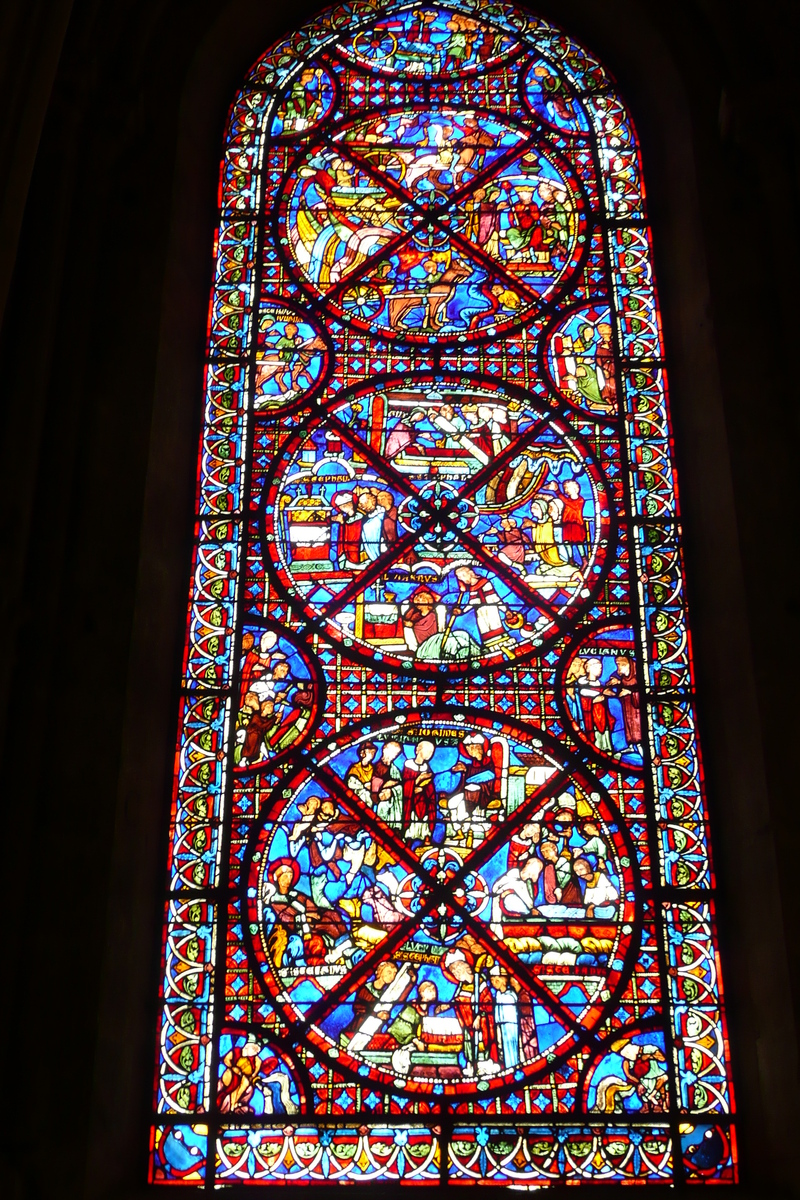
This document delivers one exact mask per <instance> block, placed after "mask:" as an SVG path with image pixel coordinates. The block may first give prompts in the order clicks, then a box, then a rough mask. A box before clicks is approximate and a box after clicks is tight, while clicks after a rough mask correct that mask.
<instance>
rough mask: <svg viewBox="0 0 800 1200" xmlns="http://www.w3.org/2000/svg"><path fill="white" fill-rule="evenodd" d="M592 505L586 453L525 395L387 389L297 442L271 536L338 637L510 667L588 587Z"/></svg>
mask: <svg viewBox="0 0 800 1200" xmlns="http://www.w3.org/2000/svg"><path fill="white" fill-rule="evenodd" d="M287 460H288V461H287ZM603 504H604V492H603V486H602V483H601V481H600V478H599V476H598V474H597V472H596V470H595V469H594V467H593V464H592V462H591V457H590V455H589V454H588V452H586V451H584V450H583V449H582V448H581V447H580V446H579V444H578V443H577V441H576V439H575V438H574V437H572V436H570V435H569V434H568V433H567V432H566V431H565V430H564V429H563V428H562V427H561V426H559V425H558V423H557V422H555V421H553V420H550V419H548V418H545V417H543V416H542V414H541V413H539V412H537V411H536V410H534V409H533V408H531V407H529V406H527V405H526V404H524V403H523V402H521V401H515V400H513V399H510V398H509V397H507V396H505V395H504V394H503V393H499V392H495V393H491V392H489V393H480V392H475V393H473V392H470V391H468V390H466V389H462V390H458V391H456V390H453V391H449V392H448V391H441V390H439V389H437V388H434V387H431V388H428V389H426V390H422V389H399V388H396V389H391V390H387V391H377V392H365V393H362V394H361V395H359V396H358V397H357V398H354V399H352V400H350V401H346V402H343V403H341V404H339V405H337V407H336V408H335V409H334V410H333V411H331V412H330V413H329V414H328V415H327V417H326V420H325V421H324V422H323V423H319V424H317V425H316V426H315V427H314V428H313V429H312V430H311V431H309V432H308V433H304V434H300V435H298V437H297V439H296V440H295V442H294V443H293V448H292V450H291V451H290V452H289V453H288V454H287V458H286V459H285V460H284V462H283V463H281V464H279V466H278V474H277V476H276V480H275V484H274V486H273V489H272V492H271V495H270V503H269V513H268V517H267V521H268V537H269V538H270V539H271V543H270V544H272V545H274V546H275V547H276V549H277V552H278V558H279V563H280V566H281V567H282V569H283V574H284V578H285V580H286V584H287V587H288V588H289V589H290V591H291V593H292V594H293V595H294V596H300V597H301V598H303V599H304V600H305V602H306V604H307V606H308V609H309V610H310V612H311V613H313V614H314V615H322V616H323V617H324V618H325V619H327V621H328V626H329V630H330V631H331V632H333V633H334V635H335V636H337V637H338V638H339V639H342V638H349V639H353V640H355V642H356V643H357V644H359V645H361V646H363V647H365V648H366V649H368V650H369V651H370V652H372V653H373V654H374V653H375V652H376V651H377V652H379V653H380V654H381V655H382V656H383V657H385V658H386V657H392V656H393V657H395V658H397V659H400V660H405V659H411V660H412V661H416V662H418V663H431V664H436V663H441V662H465V663H466V662H477V661H481V660H484V661H485V660H487V659H495V660H498V659H499V660H502V659H504V658H505V659H506V660H508V659H511V658H513V657H514V656H515V654H516V653H518V651H519V649H520V648H521V647H525V646H527V647H531V646H532V645H536V644H538V643H539V642H540V641H541V638H542V636H543V634H544V632H545V631H546V630H548V629H550V628H551V627H552V624H553V619H554V614H557V613H558V612H559V611H560V610H562V609H563V608H565V607H567V606H569V605H571V604H574V603H579V602H581V601H583V600H584V599H585V598H586V597H587V596H588V594H589V585H590V584H591V583H593V582H594V577H595V576H596V575H597V572H598V569H599V568H598V561H599V560H600V558H601V554H602V542H603ZM606 515H607V513H606Z"/></svg>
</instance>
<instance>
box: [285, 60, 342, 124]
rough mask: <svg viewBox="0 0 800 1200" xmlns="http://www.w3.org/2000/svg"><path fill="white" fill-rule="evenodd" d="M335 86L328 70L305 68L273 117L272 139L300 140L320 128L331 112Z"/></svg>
mask: <svg viewBox="0 0 800 1200" xmlns="http://www.w3.org/2000/svg"><path fill="white" fill-rule="evenodd" d="M335 98H336V85H335V83H334V81H333V76H332V75H331V73H330V71H329V70H328V69H327V68H326V67H322V66H315V65H313V64H311V65H309V66H306V67H303V68H302V69H301V70H300V71H299V72H298V73H297V74H296V75H295V76H294V78H293V79H292V81H291V83H290V84H289V85H288V86H287V89H286V92H285V93H284V95H283V97H282V98H281V100H280V102H279V104H278V107H277V108H276V109H275V112H274V115H273V117H272V125H271V126H270V133H271V134H272V137H274V138H278V137H299V136H300V135H301V134H305V133H307V132H308V131H309V130H311V129H314V128H315V127H316V126H317V125H319V124H320V123H321V122H322V121H324V120H325V118H326V117H327V116H328V114H329V113H330V112H331V110H332V108H333V104H334V100H335Z"/></svg>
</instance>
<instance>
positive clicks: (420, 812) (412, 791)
mask: <svg viewBox="0 0 800 1200" xmlns="http://www.w3.org/2000/svg"><path fill="white" fill-rule="evenodd" d="M435 751H436V747H435V746H434V744H433V742H428V741H421V742H418V743H417V746H416V749H415V751H414V757H413V758H407V759H406V761H405V763H404V765H403V826H404V833H405V836H406V838H407V839H408V840H409V841H411V842H412V843H413V842H415V841H417V842H429V841H430V838H431V833H432V832H433V827H434V825H435V823H436V784H435V782H434V778H433V771H432V770H431V768H430V765H429V764H430V761H431V759H432V758H433V755H434V753H435Z"/></svg>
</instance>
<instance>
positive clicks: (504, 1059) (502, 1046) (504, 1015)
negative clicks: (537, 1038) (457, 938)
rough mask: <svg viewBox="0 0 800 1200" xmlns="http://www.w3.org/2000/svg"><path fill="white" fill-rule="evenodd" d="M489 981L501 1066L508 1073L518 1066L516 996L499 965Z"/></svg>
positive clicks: (494, 969) (493, 970) (506, 975)
mask: <svg viewBox="0 0 800 1200" xmlns="http://www.w3.org/2000/svg"><path fill="white" fill-rule="evenodd" d="M490 979H491V983H492V986H493V987H494V1021H495V1028H496V1029H497V1034H498V1041H499V1046H498V1049H499V1051H500V1059H501V1065H502V1066H503V1068H504V1069H505V1070H506V1071H508V1070H509V1069H511V1068H512V1067H516V1066H518V1065H519V1015H518V1012H517V994H516V992H515V991H514V989H513V988H512V987H511V984H510V982H509V978H508V973H507V971H506V970H505V968H503V967H501V966H500V965H499V964H495V966H493V967H492V971H491V976H490Z"/></svg>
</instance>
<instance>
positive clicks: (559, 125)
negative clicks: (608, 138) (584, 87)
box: [522, 59, 589, 135]
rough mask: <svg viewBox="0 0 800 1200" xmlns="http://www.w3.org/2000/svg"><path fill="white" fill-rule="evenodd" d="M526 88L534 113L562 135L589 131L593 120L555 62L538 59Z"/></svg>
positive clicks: (526, 76) (528, 73)
mask: <svg viewBox="0 0 800 1200" xmlns="http://www.w3.org/2000/svg"><path fill="white" fill-rule="evenodd" d="M522 88H523V95H524V96H525V99H526V100H527V102H528V104H529V105H530V107H531V110H532V111H533V113H534V114H535V115H536V116H537V117H539V119H540V120H541V121H544V122H546V123H547V124H548V125H551V126H552V127H553V128H554V129H557V130H558V131H559V133H565V134H568V135H574V134H581V135H583V134H587V133H588V132H589V120H588V118H587V116H586V113H585V111H584V109H583V106H582V104H581V102H580V100H579V99H578V98H577V96H576V95H575V94H574V92H573V91H572V89H571V88H570V87H569V85H568V84H567V82H566V80H565V79H564V77H563V75H561V74H559V72H558V71H557V70H556V69H555V67H554V66H553V65H552V64H551V63H549V62H546V61H545V60H544V59H535V60H534V62H532V63H531V65H530V67H529V68H528V70H527V71H526V73H525V79H524V82H523V85H522Z"/></svg>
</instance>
